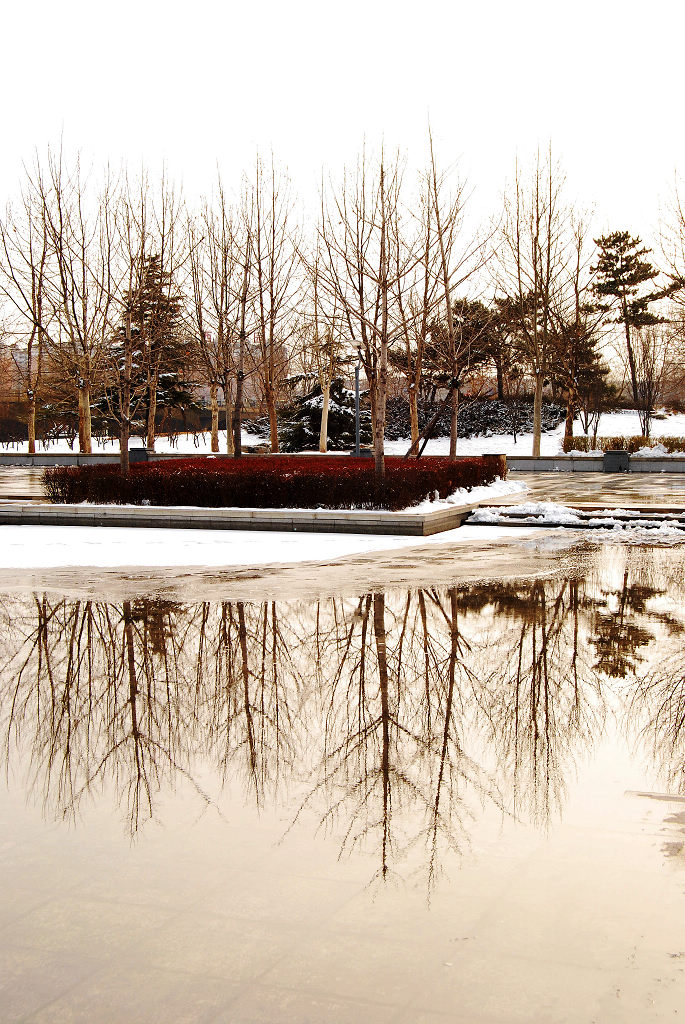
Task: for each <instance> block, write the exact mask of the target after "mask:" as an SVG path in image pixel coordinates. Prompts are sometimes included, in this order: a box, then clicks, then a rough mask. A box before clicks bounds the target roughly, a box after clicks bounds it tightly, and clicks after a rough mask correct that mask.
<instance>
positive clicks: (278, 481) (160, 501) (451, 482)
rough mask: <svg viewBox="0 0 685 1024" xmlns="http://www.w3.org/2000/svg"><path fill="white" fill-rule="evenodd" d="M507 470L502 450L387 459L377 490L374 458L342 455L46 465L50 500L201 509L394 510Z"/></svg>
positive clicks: (46, 480) (497, 475) (489, 481)
mask: <svg viewBox="0 0 685 1024" xmlns="http://www.w3.org/2000/svg"><path fill="white" fill-rule="evenodd" d="M504 476H506V459H505V457H504V456H502V455H479V456H468V457H464V458H460V459H458V460H457V461H456V462H450V461H449V459H448V458H447V457H445V456H428V457H421V459H412V460H405V459H402V458H401V457H399V456H394V457H386V460H385V482H384V484H383V486H382V488H381V490H380V492H378V491H377V489H376V484H375V479H374V468H373V461H372V460H371V459H368V458H354V457H349V456H348V457H341V456H338V457H336V456H328V457H327V456H325V455H324V456H318V457H311V456H306V455H305V456H297V455H293V456H283V455H276V456H269V455H263V456H252V457H246V458H242V459H207V458H200V459H197V458H196V459H172V460H169V461H165V462H151V463H141V464H139V465H133V466H131V468H130V471H129V474H128V476H126V477H122V476H121V473H120V471H119V467H118V466H116V465H107V466H57V467H55V468H54V469H48V470H46V471H45V476H44V479H45V488H46V492H47V495H48V497H49V498H50V499H51V501H53V502H56V503H60V504H62V503H69V504H72V503H73V504H76V503H79V502H82V501H88V502H93V503H95V504H115V505H141V504H143V503H144V504H146V505H191V506H192V505H194V506H200V507H203V508H221V507H231V506H235V507H238V508H246V507H253V508H348V509H349V508H363V509H372V508H380V509H389V510H395V509H400V508H406V507H408V506H410V505H415V504H416V503H417V502H420V501H422V500H424V499H425V498H428V497H433V496H434V495H435V493H436V492H437V494H438V495H439V497H441V498H446V497H447V496H448V495H449V494H452V492H453V491H455V490H456V489H457V488H458V487H466V488H471V487H475V486H477V485H479V484H487V483H491V482H492V481H493V480H495V479H496V478H497V477H504Z"/></svg>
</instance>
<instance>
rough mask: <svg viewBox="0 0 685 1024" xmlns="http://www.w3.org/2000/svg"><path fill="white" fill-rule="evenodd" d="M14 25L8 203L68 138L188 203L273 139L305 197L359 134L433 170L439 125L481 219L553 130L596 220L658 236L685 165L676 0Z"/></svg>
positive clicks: (128, 8) (4, 66) (27, 16)
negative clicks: (28, 174) (157, 176)
mask: <svg viewBox="0 0 685 1024" xmlns="http://www.w3.org/2000/svg"><path fill="white" fill-rule="evenodd" d="M3 27H4V47H3V59H2V62H1V64H0V76H1V78H2V97H3V128H4V132H3V141H4V145H3V155H2V161H1V162H0V205H4V203H5V201H6V200H7V199H8V198H10V197H11V196H12V194H13V193H14V192H15V191H16V187H17V183H18V179H19V176H20V174H21V165H22V161H27V162H30V161H31V158H32V154H33V151H34V149H35V148H36V147H38V148H39V149H44V148H45V147H46V145H47V144H48V143H51V144H53V145H54V144H55V143H56V142H57V141H58V140H59V136H60V133H62V132H63V134H64V140H65V148H66V150H67V151H68V152H71V151H74V150H76V149H81V150H82V151H83V153H84V154H85V156H86V157H87V158H88V159H89V160H93V161H94V162H95V163H98V162H99V161H102V160H105V159H109V160H110V161H112V163H114V164H118V163H119V162H120V160H121V159H122V158H124V157H127V158H128V161H129V163H130V164H132V165H134V166H135V165H136V164H138V163H139V162H140V161H141V160H144V161H145V163H146V164H148V165H149V166H150V167H151V168H153V169H154V168H155V167H156V166H159V165H160V164H161V162H162V161H163V160H164V161H166V163H167V166H168V168H169V170H170V172H171V173H172V175H173V176H174V177H176V178H178V179H182V180H183V182H184V184H185V187H186V189H187V191H188V193H189V194H191V195H192V194H194V193H199V192H202V191H209V190H210V189H211V185H212V181H213V178H214V175H215V168H216V165H217V163H218V165H219V167H220V168H221V172H222V177H223V179H224V182H225V183H226V184H227V185H228V186H229V187H231V186H232V185H236V186H237V185H238V183H239V178H240V174H241V171H242V170H243V169H244V168H248V167H249V166H250V165H251V163H252V161H253V159H254V154H255V150H256V148H257V147H259V148H260V150H261V151H262V152H263V153H268V151H269V149H271V148H273V151H274V154H275V156H276V159H277V161H278V162H280V163H281V164H283V165H285V166H286V167H287V168H288V170H289V172H290V174H291V176H292V178H293V182H294V185H295V186H296V188H297V189H298V191H299V192H300V193H301V194H302V195H303V196H304V197H305V199H306V197H307V196H308V195H309V196H313V195H314V194H315V192H316V188H317V183H318V181H319V180H320V177H321V172H322V167H324V168H325V169H326V172H333V173H335V172H337V171H338V170H339V169H340V168H341V167H342V165H343V163H345V162H346V161H347V162H349V163H354V161H355V159H356V156H357V154H358V152H359V149H360V147H361V144H362V141H363V139H364V137H366V140H367V144H368V145H370V146H371V147H373V148H378V147H379V146H380V144H381V142H382V141H384V142H385V144H386V146H390V147H396V146H398V145H399V146H400V147H401V149H403V150H405V151H407V154H408V156H409V159H410V162H413V163H416V164H421V163H423V160H424V154H425V151H426V129H427V124H428V121H429V119H430V123H431V125H432V129H433V134H434V138H435V142H436V146H437V150H438V154H439V159H440V161H441V163H442V164H445V165H447V164H452V163H454V162H457V164H458V168H459V172H460V174H461V175H462V176H464V177H465V178H466V179H467V181H468V185H469V188H470V189H472V190H473V198H472V200H471V202H472V205H473V208H474V211H478V213H479V215H480V214H481V212H482V215H483V217H487V216H489V215H490V214H491V213H494V212H495V211H496V210H497V209H498V206H499V197H500V194H501V191H502V188H503V186H504V184H505V181H506V179H507V178H511V176H512V174H513V168H514V161H515V158H516V155H517V153H518V155H519V158H520V159H522V160H523V161H524V162H525V161H528V160H529V159H530V158H531V157H532V156H533V154H534V152H535V149H536V147H537V146H542V147H543V148H546V146H547V144H548V141H549V140H551V142H552V147H553V151H554V153H555V155H556V156H557V157H558V158H559V159H560V160H561V162H562V165H563V167H564V169H565V172H566V176H567V184H568V194H569V197H570V198H572V199H577V200H579V201H580V202H581V203H582V204H584V205H586V206H592V205H594V207H595V214H596V217H595V222H594V223H595V225H596V230H597V231H598V232H600V231H607V230H611V229H617V228H621V229H623V228H625V229H628V230H630V231H631V232H633V233H634V234H641V235H642V236H643V238H644V240H645V241H648V242H652V241H654V240H655V230H656V228H657V224H658V217H659V209H660V205H663V203H664V202H665V201H666V200H667V198H668V194H669V188H670V187H671V185H672V183H673V180H674V175H675V172H676V170H680V172H681V173H682V174H683V176H684V177H685V134H684V133H683V130H682V113H681V110H682V96H683V85H682V69H681V62H682V53H681V51H682V41H683V29H684V28H685V4H683V2H682V0H680V2H677V0H652V2H651V3H647V2H643V3H637V2H635V0H618V2H615V0H595V2H594V3H592V2H587V0H567V2H564V3H559V2H555V0H546V2H544V0H512V2H502V0H490V2H487V0H485V2H480V3H478V2H476V0H474V2H469V3H463V2H452V3H441V2H437V0H424V2H420V0H415V2H413V3H411V4H410V3H407V2H406V0H390V2H385V0H366V2H363V0H340V2H339V3H337V4H331V3H330V2H329V3H328V4H326V3H325V2H312V0H291V2H288V0H284V2H274V0H264V2H262V3H252V4H249V3H235V2H234V0H226V2H216V0H191V2H186V3H180V2H178V0H163V2H160V0H134V2H132V0H119V2H117V3H111V4H107V5H105V4H103V3H101V2H100V3H97V2H96V0H85V2H84V0H60V2H55V0H51V2H44V0H40V2H37V0H25V2H24V3H23V5H20V4H19V3H15V4H13V5H12V8H11V9H8V8H7V6H6V8H5V10H4V12H3Z"/></svg>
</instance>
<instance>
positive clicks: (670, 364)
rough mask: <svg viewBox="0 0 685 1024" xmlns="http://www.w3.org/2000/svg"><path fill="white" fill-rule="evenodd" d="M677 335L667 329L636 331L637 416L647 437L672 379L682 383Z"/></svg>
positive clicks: (634, 348)
mask: <svg viewBox="0 0 685 1024" xmlns="http://www.w3.org/2000/svg"><path fill="white" fill-rule="evenodd" d="M674 340H675V339H674V332H672V331H671V330H670V329H669V328H668V326H666V325H664V324H660V325H658V326H651V327H642V328H640V329H638V330H635V331H633V359H634V365H635V374H636V381H637V395H638V416H639V417H640V428H641V430H642V434H643V436H644V437H646V438H648V437H649V436H650V431H651V423H652V417H653V416H654V411H655V407H656V405H657V404H658V402H659V401H660V400H661V399H662V397H663V395H664V392H665V390H666V388H667V387H668V385H669V383H670V382H671V381H672V379H673V377H675V378H676V379H677V383H678V384H682V381H683V369H682V362H681V360H679V359H674V356H675V344H674Z"/></svg>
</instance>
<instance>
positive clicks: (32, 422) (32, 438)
mask: <svg viewBox="0 0 685 1024" xmlns="http://www.w3.org/2000/svg"><path fill="white" fill-rule="evenodd" d="M26 425H27V428H28V435H29V455H35V454H36V398H35V395H33V394H32V395H31V397H30V398H29V412H28V418H27V422H26Z"/></svg>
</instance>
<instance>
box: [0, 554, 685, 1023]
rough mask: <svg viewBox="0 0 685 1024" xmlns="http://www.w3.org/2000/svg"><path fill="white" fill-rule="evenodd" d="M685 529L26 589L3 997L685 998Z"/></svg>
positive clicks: (390, 1003) (52, 1009)
mask: <svg viewBox="0 0 685 1024" xmlns="http://www.w3.org/2000/svg"><path fill="white" fill-rule="evenodd" d="M682 555H683V549H682V548H673V549H665V550H662V549H657V548H651V549H649V548H645V549H642V548H630V547H621V548H619V547H615V548H614V547H611V546H607V547H603V548H599V549H596V550H593V549H587V550H579V551H578V553H577V554H576V555H575V556H574V558H573V559H572V560H571V563H570V565H571V568H570V569H569V568H568V564H569V563H568V562H567V563H566V564H565V568H564V570H563V571H561V572H559V573H557V574H551V575H547V576H545V577H542V578H539V579H530V578H528V579H523V580H517V579H513V580H512V579H509V580H506V581H504V580H494V581H492V580H490V581H486V582H476V583H473V582H471V583H469V584H468V585H467V584H463V585H460V584H459V583H454V585H452V586H443V585H440V586H431V585H430V584H427V585H426V586H425V587H412V588H411V589H407V588H404V589H403V588H394V589H389V590H387V591H383V590H375V591H373V592H369V593H363V592H362V593H358V594H354V595H344V596H341V595H334V596H329V597H318V598H316V599H311V600H302V599H297V600H291V601H288V600H280V599H279V600H265V601H261V602H260V601H245V600H237V599H236V600H214V599H213V600H208V601H193V602H192V603H181V602H176V601H169V600H163V599H160V598H145V597H140V596H137V597H135V598H133V597H132V599H131V600H123V599H120V598H117V599H116V600H114V599H112V600H106V599H105V598H103V600H93V599H87V600H84V599H79V598H75V597H68V596H63V595H55V594H52V593H50V594H48V593H43V592H36V593H34V594H32V595H26V594H14V595H13V594H10V593H8V594H4V595H2V598H1V603H0V622H1V628H0V666H1V667H0V724H1V727H2V738H1V743H2V754H3V758H4V763H5V769H6V783H5V784H4V786H3V787H2V796H1V798H0V820H2V823H3V829H2V839H1V852H0V866H1V867H2V877H3V882H4V884H3V890H4V898H3V900H2V904H1V907H0V926H1V927H2V942H1V943H0V1008H1V1012H0V1016H1V1017H2V1019H3V1020H23V1019H26V1020H35V1021H68V1020H69V1021H70V1020H84V1021H87V1020H90V1021H93V1020H112V1021H122V1020H136V1021H137V1020H141V1021H143V1020H144V1021H148V1020H150V1021H170V1020H183V1021H204V1020H207V1021H214V1020H217V1021H231V1022H234V1021H297V1022H301V1021H362V1020H363V1021H367V1020H368V1021H386V1020H387V1021H400V1022H408V1021H425V1022H429V1021H436V1022H437V1021H446V1020H455V1021H456V1020H458V1021H479V1022H480V1021H483V1022H489V1021H614V1020H615V1021H623V1020H640V1021H642V1020H645V1021H649V1020H663V1019H666V1018H669V1019H670V1018H671V1017H672V1016H673V1015H674V1014H675V1013H676V1012H677V1011H678V1009H680V1010H681V1012H683V1007H685V914H684V911H685V898H684V897H685V870H684V869H685V777H684V772H685V650H684V648H683V632H684V630H685V577H684V574H683V557H682Z"/></svg>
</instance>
